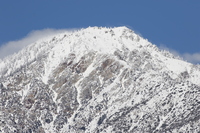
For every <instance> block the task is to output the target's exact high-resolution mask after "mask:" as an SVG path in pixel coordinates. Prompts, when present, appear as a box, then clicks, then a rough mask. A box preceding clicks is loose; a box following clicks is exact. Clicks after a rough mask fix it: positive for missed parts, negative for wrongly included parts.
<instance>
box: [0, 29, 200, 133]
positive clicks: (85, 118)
mask: <svg viewBox="0 0 200 133" xmlns="http://www.w3.org/2000/svg"><path fill="white" fill-rule="evenodd" d="M11 66H12V67H11ZM0 77H1V78H0V132H5V133H11V132H19V133H22V132H24V133H26V132H27V133H33V132H35V133H43V132H46V133H50V132H52V133H53V132H57V133H58V132H63V133H66V132H72V133H82V132H83V133H84V132H86V133H88V132H94V133H101V132H102V133H103V132H107V133H111V132H116V133H122V132H125V133H126V132H127V133H133V132H138V133H141V132H155V133H157V132H158V133H163V132H174V133H176V132H194V133H195V132H196V133H198V132H200V81H199V78H200V67H199V66H197V65H196V66H195V65H192V64H189V63H187V62H184V61H182V60H179V59H175V58H174V57H173V56H172V55H171V54H170V53H168V52H165V51H160V50H158V49H157V48H156V47H155V46H154V45H152V44H150V43H149V42H148V41H147V40H144V39H143V38H141V37H139V36H138V35H136V34H135V33H133V31H131V30H129V29H127V28H125V27H119V28H113V29H109V28H96V27H94V28H87V29H83V30H80V31H77V32H74V33H65V34H59V35H58V36H56V37H53V39H52V38H47V39H44V40H42V41H39V42H36V44H32V45H30V46H29V47H27V48H26V49H24V50H22V51H21V52H20V53H18V54H17V55H15V56H11V57H9V58H7V59H5V60H4V61H2V62H0Z"/></svg>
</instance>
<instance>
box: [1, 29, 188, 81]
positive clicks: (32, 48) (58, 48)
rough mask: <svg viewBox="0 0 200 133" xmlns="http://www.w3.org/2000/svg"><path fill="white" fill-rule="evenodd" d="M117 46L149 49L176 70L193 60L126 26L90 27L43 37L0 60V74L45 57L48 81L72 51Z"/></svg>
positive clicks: (105, 50)
mask: <svg viewBox="0 0 200 133" xmlns="http://www.w3.org/2000/svg"><path fill="white" fill-rule="evenodd" d="M117 49H118V50H122V49H129V50H130V51H132V50H135V49H136V50H138V51H141V50H144V51H145V50H147V51H149V52H150V53H151V55H152V56H153V57H156V58H159V60H160V61H161V62H164V64H165V65H166V67H167V68H168V69H170V70H171V71H173V72H175V73H176V74H179V73H180V72H182V71H185V70H189V71H190V67H189V66H190V65H191V64H190V63H186V62H184V61H181V60H177V59H175V58H174V57H173V55H172V54H170V53H169V52H166V51H164V52H162V51H160V50H159V49H158V48H157V47H156V46H155V45H152V44H151V43H150V42H148V40H146V39H144V38H142V37H140V36H139V35H137V34H135V33H134V32H133V31H132V30H130V29H128V28H127V27H116V28H102V27H89V28H86V29H81V30H78V31H75V32H66V33H60V34H58V35H55V36H52V37H48V38H44V39H41V40H39V41H37V42H35V43H33V44H30V45H29V46H28V47H26V48H25V49H23V50H21V51H20V52H19V53H17V54H14V55H12V56H9V57H8V58H5V59H4V60H3V61H0V77H3V76H7V75H9V74H12V73H13V72H15V71H16V70H17V69H20V68H21V67H23V66H24V65H26V64H29V63H30V62H33V61H35V60H41V59H42V58H44V57H46V58H45V61H44V64H45V68H44V69H45V73H44V75H43V81H44V82H46V81H47V80H48V76H49V74H50V73H51V71H52V70H53V69H54V68H56V66H58V65H59V64H60V63H61V62H62V61H63V60H64V59H65V57H67V55H68V54H70V53H75V54H76V56H77V60H78V59H79V58H80V57H81V56H82V55H84V54H85V53H87V52H88V51H96V52H99V53H105V54H113V53H114V52H115V51H116V50H117ZM175 66H176V67H175Z"/></svg>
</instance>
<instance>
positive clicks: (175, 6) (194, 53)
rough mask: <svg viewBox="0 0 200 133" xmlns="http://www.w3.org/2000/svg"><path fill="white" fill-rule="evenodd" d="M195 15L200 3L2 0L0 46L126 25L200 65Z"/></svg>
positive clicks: (176, 0) (178, 0) (174, 0)
mask: <svg viewBox="0 0 200 133" xmlns="http://www.w3.org/2000/svg"><path fill="white" fill-rule="evenodd" d="M199 13H200V1H199V0H190V1H189V0H99V1H97V0H32V1H27V0H19V1H16V0H4V1H3V0H2V1H1V3H0V45H1V46H2V45H4V46H5V45H7V44H9V43H8V42H10V41H14V42H15V41H17V40H18V43H19V40H20V39H22V38H23V39H24V38H26V37H29V36H30V35H35V34H32V33H33V31H35V30H37V32H40V31H44V29H54V30H51V32H53V31H55V32H56V31H57V30H55V29H74V28H86V27H88V26H106V27H116V26H128V27H129V28H131V29H133V30H134V31H135V32H136V33H139V34H141V35H142V36H143V37H144V38H147V39H148V40H149V41H150V42H152V43H153V44H156V45H157V46H159V47H161V48H163V49H168V50H170V51H172V52H173V53H175V54H178V55H180V56H182V57H183V58H185V59H186V60H189V61H190V62H194V63H196V62H200V26H199V25H200V15H199ZM37 32H36V33H37ZM41 33H43V32H40V34H41ZM44 33H45V32H44ZM1 48H2V47H0V49H1ZM7 51H9V49H6V50H4V52H7ZM0 52H2V50H1V51H0Z"/></svg>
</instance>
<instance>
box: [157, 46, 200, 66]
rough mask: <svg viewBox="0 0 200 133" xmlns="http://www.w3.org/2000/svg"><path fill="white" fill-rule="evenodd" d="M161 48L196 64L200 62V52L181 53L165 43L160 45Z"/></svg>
mask: <svg viewBox="0 0 200 133" xmlns="http://www.w3.org/2000/svg"><path fill="white" fill-rule="evenodd" d="M159 48H160V49H163V50H167V51H169V52H170V53H172V54H173V55H175V56H179V57H181V58H183V59H184V60H185V61H188V62H190V63H194V64H197V63H200V53H192V54H191V53H180V52H178V51H176V50H174V49H171V48H168V47H166V46H165V45H160V46H159Z"/></svg>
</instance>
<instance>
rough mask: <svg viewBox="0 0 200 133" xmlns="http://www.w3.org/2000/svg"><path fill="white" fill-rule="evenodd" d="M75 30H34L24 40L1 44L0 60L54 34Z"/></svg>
mask: <svg viewBox="0 0 200 133" xmlns="http://www.w3.org/2000/svg"><path fill="white" fill-rule="evenodd" d="M74 30H76V29H61V30H57V29H43V30H34V31H32V32H30V33H29V34H28V35H27V36H25V37H24V38H22V39H20V40H16V41H10V42H8V43H5V44H3V45H2V46H0V59H3V58H4V57H6V56H8V55H11V54H14V53H16V52H18V51H20V50H21V49H23V48H24V47H26V46H27V45H29V44H31V43H33V42H35V41H37V40H39V39H41V38H44V37H47V36H52V35H54V34H58V33H62V32H65V31H68V32H69V31H74Z"/></svg>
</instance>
